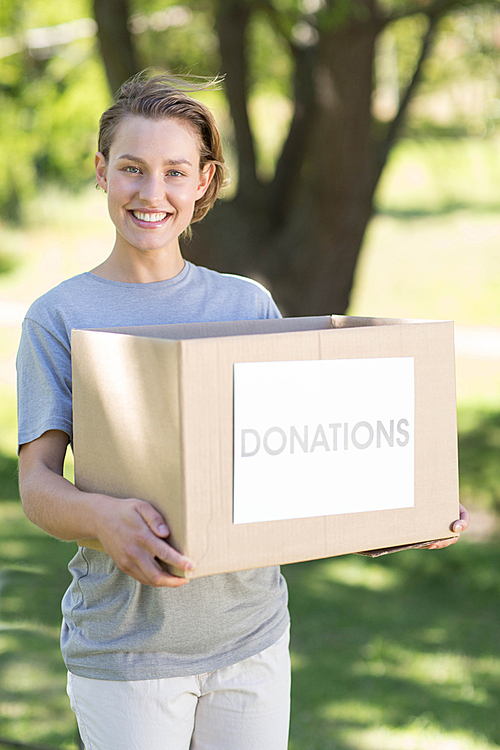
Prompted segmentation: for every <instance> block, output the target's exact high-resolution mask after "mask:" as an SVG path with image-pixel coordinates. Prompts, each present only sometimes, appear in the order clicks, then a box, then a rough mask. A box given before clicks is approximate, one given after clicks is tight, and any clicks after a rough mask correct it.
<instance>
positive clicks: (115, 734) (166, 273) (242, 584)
mask: <svg viewBox="0 0 500 750" xmlns="http://www.w3.org/2000/svg"><path fill="white" fill-rule="evenodd" d="M95 168H96V178H97V182H98V184H99V185H100V186H101V187H102V188H103V189H104V190H105V191H106V193H107V196H108V208H109V214H110V217H111V220H112V222H113V224H114V226H115V242H114V246H113V248H112V250H111V253H110V255H109V257H108V258H107V259H106V260H104V262H103V263H101V264H100V265H98V266H97V267H96V268H94V269H93V270H92V271H89V272H87V273H83V274H80V275H79V276H75V277H73V278H72V279H68V280H67V281H65V282H63V283H62V284H60V285H59V286H58V287H56V288H55V289H53V290H51V291H50V292H48V293H47V294H46V295H44V296H43V297H41V298H40V299H38V300H37V301H36V302H35V303H34V304H33V305H32V306H31V308H30V309H29V311H28V313H27V316H26V319H25V321H24V324H23V334H22V338H21V344H20V349H19V355H18V383H19V389H18V403H19V446H20V448H19V472H20V489H21V497H22V500H23V508H24V510H25V513H26V515H27V516H28V518H29V519H30V520H31V521H33V522H34V523H35V524H37V525H38V526H40V527H41V528H42V529H44V530H45V531H46V532H48V533H49V534H52V535H53V536H56V537H58V538H60V539H65V540H77V539H98V540H99V541H100V542H101V544H102V547H103V548H104V550H106V552H105V553H104V552H102V551H97V550H94V549H87V548H84V547H79V548H78V552H77V553H76V555H75V556H74V558H73V559H72V560H71V562H70V566H69V567H70V570H71V573H72V576H73V581H72V584H71V585H70V587H69V589H68V591H67V592H66V594H65V596H64V599H63V616H64V617H63V626H62V636H61V643H62V650H63V656H64V659H65V663H66V666H67V668H68V672H69V674H68V692H69V694H70V697H71V702H72V707H73V709H74V711H75V713H76V715H77V719H78V722H79V726H80V731H81V734H82V738H83V739H84V741H85V745H86V746H87V747H89V748H90V747H92V748H94V749H95V750H123V748H132V747H134V748H136V750H163V748H165V747H168V748H169V750H188V748H194V747H196V748H198V750H202V749H203V748H207V749H208V748H212V749H214V748H217V750H234V749H235V748H238V750H251V749H253V750H257V748H258V750H285V748H286V746H287V737H288V717H289V693H290V660H289V655H288V622H289V618H288V609H287V593H286V584H285V582H284V579H283V577H282V576H281V574H280V571H279V569H278V568H277V567H270V568H262V569H259V570H248V571H242V572H237V573H230V574H224V575H215V576H209V577H206V578H198V579H196V580H193V581H191V582H189V581H188V579H187V578H180V577H176V576H174V575H171V574H169V573H167V572H166V571H165V569H164V566H163V565H162V563H167V564H170V565H172V566H174V567H177V568H181V569H183V570H185V571H189V570H192V569H193V568H194V567H195V566H196V561H194V560H190V559H189V558H187V557H186V556H184V555H182V554H180V553H179V552H178V551H177V550H176V549H174V547H173V546H171V545H170V544H168V541H167V540H168V539H169V530H168V518H167V519H165V518H163V517H162V516H161V515H160V513H158V512H157V510H156V509H155V508H154V507H153V506H152V505H151V504H150V503H148V502H146V501H144V500H142V499H140V498H135V497H129V498H120V499H117V498H114V497H110V496H107V495H103V494H101V493H86V492H82V491H80V490H78V489H77V488H76V487H75V486H74V485H72V484H70V483H69V482H68V481H66V479H64V478H63V475H62V467H63V463H64V457H65V454H66V449H67V446H68V443H69V441H70V440H71V438H72V387H71V383H72V381H71V377H72V376H71V330H72V329H82V328H107V327H111V326H130V325H155V324H160V323H162V324H164V323H178V322H194V321H197V322H207V321H218V320H251V319H257V318H277V317H279V315H280V313H279V311H278V309H277V307H276V305H275V304H274V302H273V300H272V298H271V296H270V294H269V293H268V292H267V291H266V290H265V289H263V288H262V287H261V286H260V285H259V284H256V283H255V282H252V281H249V280H247V279H242V278H240V277H235V276H230V275H222V274H218V273H215V272H214V271H210V270H208V269H205V268H200V267H197V266H194V265H193V264H192V263H188V262H185V261H184V259H183V258H182V255H181V252H180V248H179V236H180V235H181V234H182V233H183V232H185V231H186V230H187V229H188V228H189V225H190V224H191V223H192V222H194V221H199V220H200V219H202V218H203V216H204V215H205V214H206V213H207V211H208V210H209V209H210V207H211V206H212V205H213V203H214V201H215V200H216V198H217V195H218V192H219V189H220V187H221V184H222V182H223V180H224V164H223V159H222V154H221V151H220V138H219V134H218V131H217V128H216V125H215V123H214V121H213V118H212V115H211V113H210V111H209V110H208V109H207V108H206V107H205V106H204V105H202V104H200V103H199V102H197V101H196V100H195V99H192V98H191V97H190V96H188V95H187V94H186V93H185V91H182V90H180V89H179V88H178V87H176V86H175V85H173V84H172V81H170V80H169V79H168V78H165V77H162V76H160V77H155V78H152V79H149V80H148V79H142V78H138V79H134V80H133V81H131V82H130V83H128V84H126V85H125V86H124V87H123V88H122V90H121V91H120V92H119V94H118V97H117V100H116V102H115V103H114V104H113V105H111V107H109V108H108V110H106V112H105V113H104V115H103V116H102V118H101V127H100V137H99V151H98V153H97V155H96V158H95ZM134 406H135V408H136V409H137V408H140V405H138V404H135V405H134ZM167 450H168V446H167ZM131 460H134V458H133V457H132V458H131ZM135 460H136V461H139V460H140V459H139V458H138V457H135ZM146 463H147V462H146ZM143 470H144V471H147V470H148V467H147V466H145V467H144V469H143ZM188 582H189V585H186V583H188Z"/></svg>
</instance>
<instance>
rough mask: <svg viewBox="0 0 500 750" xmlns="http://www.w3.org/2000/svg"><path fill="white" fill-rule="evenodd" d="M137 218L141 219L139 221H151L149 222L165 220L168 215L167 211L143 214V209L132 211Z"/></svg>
mask: <svg viewBox="0 0 500 750" xmlns="http://www.w3.org/2000/svg"><path fill="white" fill-rule="evenodd" d="M132 213H133V214H134V216H135V218H136V219H139V221H149V222H151V223H152V222H155V221H163V219H164V218H165V217H166V216H167V214H166V213H165V212H162V213H161V214H143V213H142V212H141V211H132Z"/></svg>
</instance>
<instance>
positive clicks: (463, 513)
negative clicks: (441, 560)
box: [425, 505, 470, 549]
mask: <svg viewBox="0 0 500 750" xmlns="http://www.w3.org/2000/svg"><path fill="white" fill-rule="evenodd" d="M469 521H470V516H469V514H468V512H467V510H466V509H465V508H464V506H463V505H460V518H459V520H458V521H455V523H454V524H453V526H452V527H451V529H452V531H455V532H458V533H460V532H461V531H465V530H466V529H467V527H468V526H469ZM459 539H460V537H459V536H456V537H454V538H453V539H442V540H441V541H440V542H434V543H433V544H429V546H428V547H425V549H443V547H449V546H450V544H456V543H457V542H458V540H459Z"/></svg>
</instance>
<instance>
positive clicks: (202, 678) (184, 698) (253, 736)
mask: <svg viewBox="0 0 500 750" xmlns="http://www.w3.org/2000/svg"><path fill="white" fill-rule="evenodd" d="M288 642H289V632H288V631H287V632H286V633H285V634H284V635H283V636H282V637H281V638H280V639H279V640H278V641H277V642H276V643H275V644H274V645H273V646H270V647H269V648H266V649H265V650H264V651H261V652H260V653H259V654H257V655H256V656H251V657H250V658H248V659H245V660H244V661H241V662H239V663H238V664H233V665H232V666H230V667H224V668H222V669H217V670H216V671H215V672H208V673H206V674H200V675H194V676H192V677H170V678H166V679H160V680H136V681H131V682H122V681H115V680H93V679H89V678H87V677H78V676H77V675H74V674H71V673H69V674H68V695H69V697H70V701H71V708H72V709H73V711H74V712H75V714H76V718H77V721H78V726H79V729H80V735H81V738H82V740H83V742H84V743H85V748H86V750H286V748H287V746H288V725H289V718H290V708H289V706H290V657H289V651H288Z"/></svg>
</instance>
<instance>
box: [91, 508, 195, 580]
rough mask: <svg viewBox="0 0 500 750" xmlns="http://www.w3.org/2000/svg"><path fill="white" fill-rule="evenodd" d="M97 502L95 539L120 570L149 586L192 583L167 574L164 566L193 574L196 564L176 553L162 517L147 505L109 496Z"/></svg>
mask: <svg viewBox="0 0 500 750" xmlns="http://www.w3.org/2000/svg"><path fill="white" fill-rule="evenodd" d="M94 497H96V499H97V503H96V505H97V508H98V510H97V513H96V518H95V526H96V532H95V537H96V538H97V539H99V541H100V542H101V544H102V546H103V548H104V550H105V551H106V552H107V554H108V555H109V556H110V557H112V558H113V560H114V561H115V562H116V564H117V565H118V567H119V568H120V570H122V571H123V572H124V573H127V575H129V576H132V578H135V579H136V580H137V581H139V582H140V583H144V584H148V585H149V586H155V587H159V586H168V587H172V588H177V587H179V586H183V585H184V584H185V583H188V581H189V579H186V578H181V577H180V576H176V575H173V574H171V573H168V572H167V571H166V570H165V569H164V568H163V567H162V565H161V562H163V563H166V564H168V565H171V566H174V567H176V568H180V569H182V570H185V571H192V570H194V568H195V563H194V562H193V561H192V560H190V559H189V558H188V557H186V556H185V555H182V554H181V553H180V552H177V550H176V549H174V548H173V547H172V546H171V545H170V544H168V543H167V541H166V539H167V538H168V536H169V535H170V531H169V529H168V527H167V524H166V522H165V520H164V518H163V517H162V516H161V514H160V513H159V512H158V511H157V510H156V509H155V508H154V507H153V506H152V505H151V504H150V503H148V502H146V501H144V500H138V499H136V498H129V499H126V500H122V499H117V498H114V497H109V496H106V495H97V496H94Z"/></svg>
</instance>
